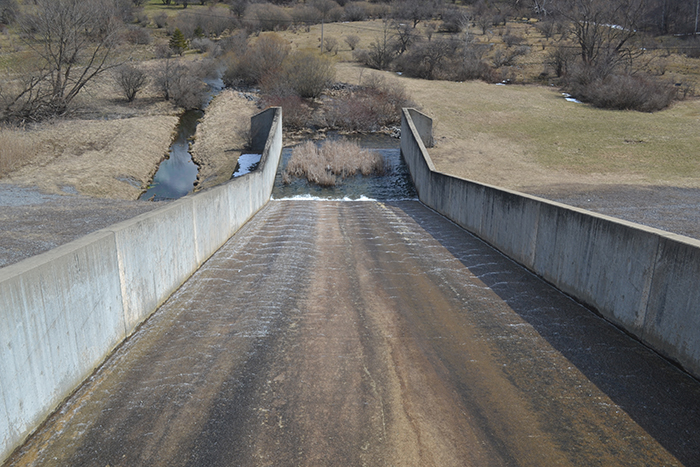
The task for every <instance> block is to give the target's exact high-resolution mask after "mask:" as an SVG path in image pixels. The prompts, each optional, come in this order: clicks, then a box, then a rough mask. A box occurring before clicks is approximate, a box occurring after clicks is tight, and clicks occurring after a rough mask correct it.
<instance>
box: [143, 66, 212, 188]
mask: <svg viewBox="0 0 700 467" xmlns="http://www.w3.org/2000/svg"><path fill="white" fill-rule="evenodd" d="M204 81H205V82H206V83H207V85H208V86H209V91H208V93H207V96H206V99H205V100H206V103H205V105H204V108H206V106H207V105H209V102H211V100H212V99H213V98H214V96H216V95H217V94H218V93H220V92H221V90H222V89H223V88H224V83H223V81H222V80H221V79H220V78H217V79H206V80H204ZM203 116H204V111H202V110H199V109H192V110H186V111H185V112H183V113H182V115H181V116H180V121H179V122H178V124H177V127H176V129H177V136H176V137H175V139H174V141H173V143H172V145H171V146H170V152H169V153H168V158H167V159H165V160H163V162H161V163H160V166H159V167H158V170H157V171H156V174H155V175H154V176H153V181H151V183H150V184H149V186H148V189H147V190H146V192H145V193H143V194H142V195H141V196H140V197H139V199H143V200H150V201H164V200H169V199H177V198H182V197H183V196H185V195H187V194H188V193H190V192H192V190H193V189H194V182H195V180H197V172H198V171H199V167H197V165H196V164H195V163H194V161H193V160H192V154H190V140H191V139H192V137H193V136H194V135H195V133H196V132H197V125H198V124H199V121H200V119H201V118H202V117H203Z"/></svg>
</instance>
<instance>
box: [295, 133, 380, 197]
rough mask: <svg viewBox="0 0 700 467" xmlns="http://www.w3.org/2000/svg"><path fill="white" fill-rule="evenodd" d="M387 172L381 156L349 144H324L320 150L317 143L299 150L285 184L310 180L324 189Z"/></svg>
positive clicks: (306, 144)
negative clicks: (304, 179) (340, 182)
mask: <svg viewBox="0 0 700 467" xmlns="http://www.w3.org/2000/svg"><path fill="white" fill-rule="evenodd" d="M385 172H386V163H385V162H384V159H383V158H382V156H381V154H379V153H377V152H374V151H369V150H367V149H363V148H361V147H360V146H359V145H358V144H357V143H353V142H350V141H347V140H337V141H324V142H323V144H322V145H321V146H320V147H319V146H317V145H316V144H315V143H314V142H313V141H307V142H305V143H302V144H300V145H299V146H296V147H295V148H294V149H293V150H292V157H291V158H290V159H289V162H288V163H287V167H286V168H285V170H284V174H283V177H282V178H283V181H284V182H285V183H289V182H290V181H291V179H292V178H306V180H307V181H308V182H309V183H313V184H316V185H321V186H333V185H336V184H337V178H338V177H339V178H341V179H342V178H347V177H353V176H355V175H357V174H362V175H364V176H368V175H372V174H378V175H382V174H384V173H385Z"/></svg>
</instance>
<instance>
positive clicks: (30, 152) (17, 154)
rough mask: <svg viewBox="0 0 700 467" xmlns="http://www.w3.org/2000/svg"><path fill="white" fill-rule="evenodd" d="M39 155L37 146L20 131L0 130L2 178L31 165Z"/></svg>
mask: <svg viewBox="0 0 700 467" xmlns="http://www.w3.org/2000/svg"><path fill="white" fill-rule="evenodd" d="M36 155H37V144H36V142H35V141H33V139H32V138H31V136H30V135H29V134H28V133H27V132H25V131H23V130H18V129H7V128H3V129H0V177H3V176H4V175H6V174H7V173H9V172H11V171H13V170H17V169H19V168H20V167H21V166H23V165H25V164H28V163H30V162H31V161H32V160H33V159H34V158H35V157H36Z"/></svg>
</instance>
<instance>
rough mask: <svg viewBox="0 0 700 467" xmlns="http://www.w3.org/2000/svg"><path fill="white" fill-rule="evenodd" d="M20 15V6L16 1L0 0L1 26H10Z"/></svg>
mask: <svg viewBox="0 0 700 467" xmlns="http://www.w3.org/2000/svg"><path fill="white" fill-rule="evenodd" d="M18 14H19V4H18V3H17V1H16V0H0V24H6V25H10V24H12V23H14V22H15V20H16V19H17V15H18Z"/></svg>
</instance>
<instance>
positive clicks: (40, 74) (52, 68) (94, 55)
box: [0, 0, 123, 120]
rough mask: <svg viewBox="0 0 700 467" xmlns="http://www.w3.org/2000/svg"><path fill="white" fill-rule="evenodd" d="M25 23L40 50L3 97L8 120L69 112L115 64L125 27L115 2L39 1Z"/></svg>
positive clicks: (31, 46) (0, 93)
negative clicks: (82, 93) (90, 84)
mask: <svg viewBox="0 0 700 467" xmlns="http://www.w3.org/2000/svg"><path fill="white" fill-rule="evenodd" d="M21 23H22V24H21V26H22V37H23V40H24V41H25V43H26V44H27V46H28V47H29V49H30V50H31V51H32V52H33V53H34V58H33V59H32V60H31V64H32V65H33V66H32V70H31V71H30V72H29V73H25V74H24V75H23V76H22V77H21V78H20V82H21V84H20V85H19V87H18V88H16V89H15V90H14V92H10V93H7V92H6V91H7V90H0V96H1V97H2V100H3V105H4V112H5V117H6V118H22V119H29V120H38V119H41V118H44V117H47V116H50V115H58V114H62V113H64V112H65V111H66V109H67V108H68V105H69V104H70V103H71V101H72V100H73V99H74V98H75V97H76V96H77V95H78V93H80V91H81V90H82V89H83V88H84V87H85V85H86V84H87V83H88V82H89V81H90V80H92V79H93V78H95V77H96V76H98V75H99V74H101V73H103V72H104V71H106V70H107V69H109V68H111V67H112V66H113V65H112V64H111V63H110V59H111V58H112V55H113V52H114V49H115V46H116V38H117V32H118V31H119V30H120V29H121V27H122V26H123V23H122V20H121V18H120V16H119V14H118V10H117V9H116V5H115V2H114V1H111V0H36V4H35V5H34V6H33V7H32V8H31V11H30V12H29V13H28V14H26V15H25V16H24V17H23V18H22V21H21ZM3 91H5V92H3Z"/></svg>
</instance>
